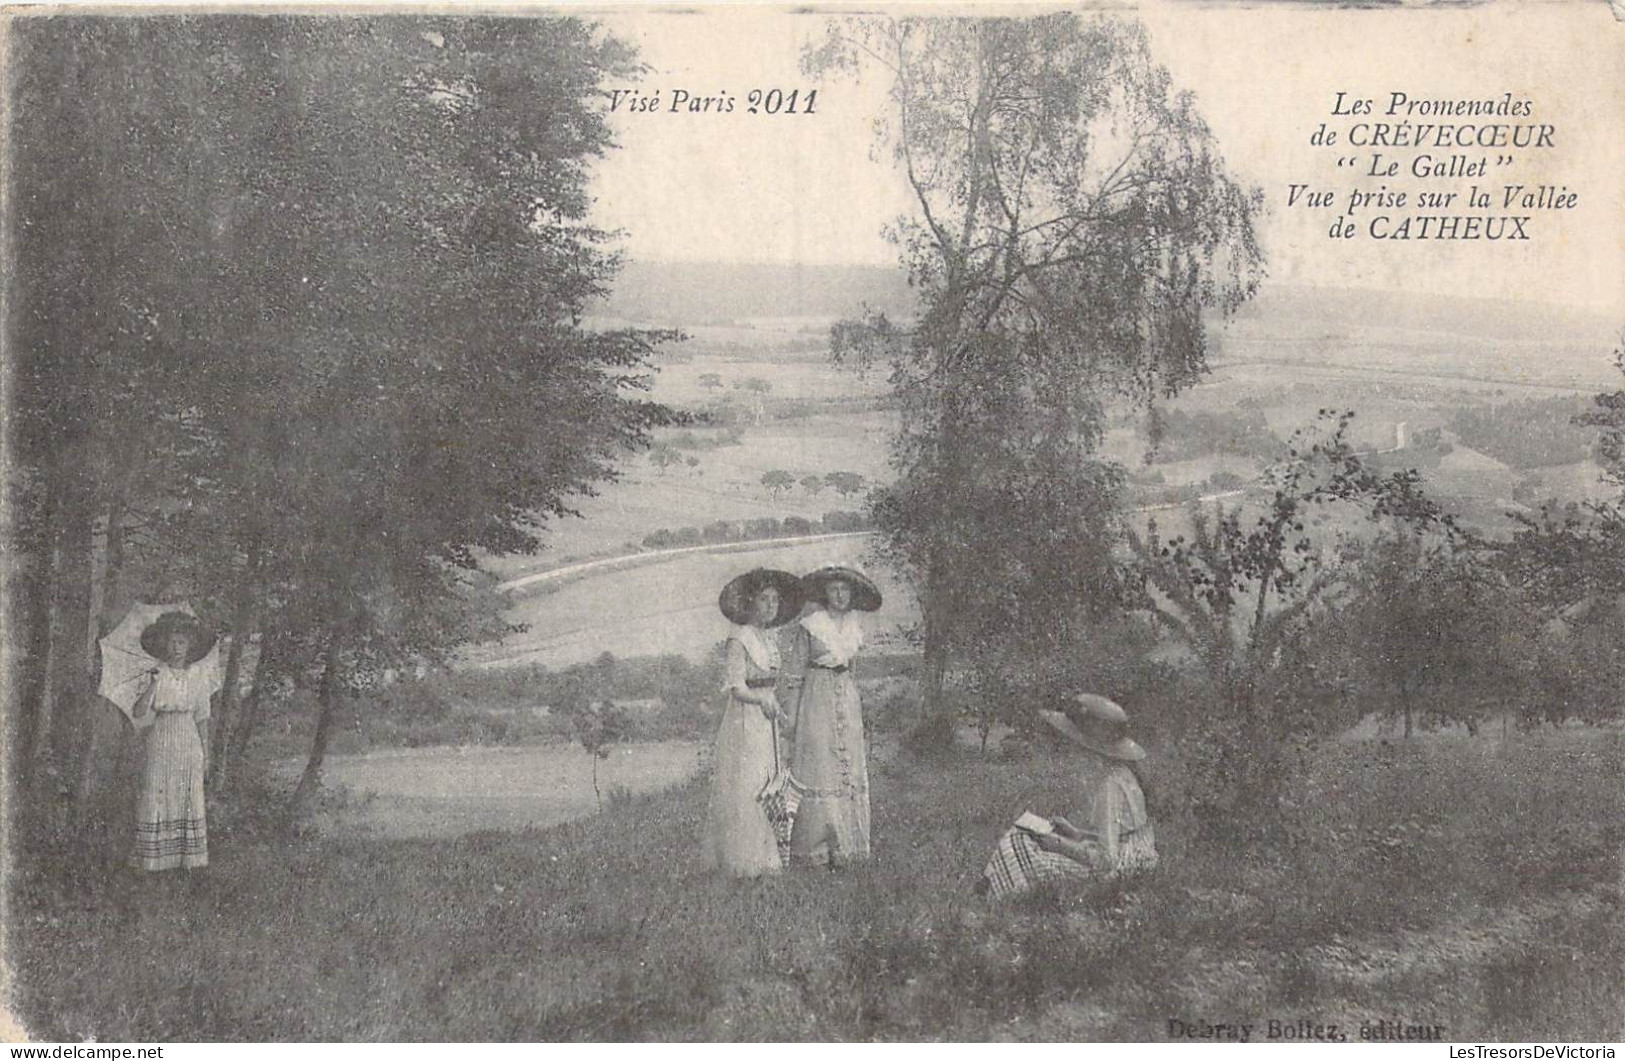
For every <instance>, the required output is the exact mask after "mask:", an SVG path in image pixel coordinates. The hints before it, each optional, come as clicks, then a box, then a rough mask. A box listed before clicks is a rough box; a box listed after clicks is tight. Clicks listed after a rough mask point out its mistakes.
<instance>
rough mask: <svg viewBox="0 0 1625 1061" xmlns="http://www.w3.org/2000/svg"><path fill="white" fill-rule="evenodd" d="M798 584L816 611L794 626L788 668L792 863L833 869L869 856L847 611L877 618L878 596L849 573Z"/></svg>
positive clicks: (853, 644)
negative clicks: (794, 802) (798, 790)
mask: <svg viewBox="0 0 1625 1061" xmlns="http://www.w3.org/2000/svg"><path fill="white" fill-rule="evenodd" d="M801 584H802V586H803V587H804V588H805V592H806V594H807V597H808V599H809V600H810V601H813V602H814V603H815V604H817V605H819V607H817V608H814V609H812V610H810V611H809V612H808V613H807V614H806V615H803V616H802V617H801V621H800V622H799V623H798V624H797V625H796V629H795V640H794V641H793V642H792V644H791V649H790V661H789V664H788V666H787V667H786V674H787V680H788V684H789V686H790V688H791V689H792V690H793V692H792V693H791V697H792V698H793V700H794V703H795V709H794V710H795V726H796V736H795V747H794V750H793V751H792V752H791V754H790V769H791V771H792V772H793V773H794V774H795V778H796V780H797V781H798V782H800V784H801V786H802V793H803V794H802V799H801V805H800V815H799V817H797V818H796V823H795V831H794V832H793V833H792V834H791V837H790V856H791V858H793V859H794V860H796V861H797V862H800V863H803V864H811V865H825V866H830V867H832V868H833V867H834V866H837V865H840V864H841V863H843V862H849V861H853V860H856V859H864V858H868V857H869V756H868V750H867V747H866V745H865V743H864V735H863V705H862V703H861V701H860V700H859V697H858V683H857V682H856V680H854V678H853V676H852V665H853V662H854V661H855V660H856V658H857V655H858V651H859V650H860V649H861V648H862V647H863V627H862V625H861V624H860V623H859V621H858V617H857V616H856V615H854V614H853V611H854V610H856V611H863V612H873V611H879V610H880V603H881V599H880V590H879V588H877V587H876V586H875V584H874V583H873V582H871V581H869V579H868V578H867V577H865V576H864V575H863V574H862V573H861V572H859V571H856V570H854V569H853V568H850V567H821V568H819V569H818V570H817V571H814V572H813V573H811V574H810V575H807V576H805V577H804V578H803V579H802V580H801Z"/></svg>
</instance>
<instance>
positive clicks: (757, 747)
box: [702, 696, 780, 877]
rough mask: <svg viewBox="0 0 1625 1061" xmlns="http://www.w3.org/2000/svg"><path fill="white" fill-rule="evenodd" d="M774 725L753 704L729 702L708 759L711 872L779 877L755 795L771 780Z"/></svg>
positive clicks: (775, 850) (706, 844)
mask: <svg viewBox="0 0 1625 1061" xmlns="http://www.w3.org/2000/svg"><path fill="white" fill-rule="evenodd" d="M773 740H774V737H773V723H771V722H769V721H768V720H767V719H766V718H764V717H763V716H762V709H761V708H759V707H757V706H756V705H755V704H747V703H743V702H741V701H739V700H736V699H734V698H733V697H731V696H730V697H729V698H728V707H727V709H726V710H724V711H723V713H722V726H721V727H720V728H719V729H718V730H717V746H716V754H715V755H714V756H713V757H712V773H711V800H710V804H709V806H708V808H707V812H706V821H705V831H704V838H703V845H702V846H703V852H704V858H705V863H706V865H707V866H708V867H709V868H712V869H717V870H721V871H722V872H724V873H728V874H730V875H732V876H735V877H758V876H761V875H762V874H764V873H777V872H778V871H779V868H780V862H779V845H778V841H777V839H775V837H774V836H773V827H772V825H771V824H769V822H768V820H767V815H766V814H765V813H764V812H763V811H762V807H761V805H760V804H759V803H757V802H756V794H757V793H758V792H760V791H761V790H762V786H764V785H766V784H767V783H768V781H769V780H771V779H772V777H773V762H774V756H773Z"/></svg>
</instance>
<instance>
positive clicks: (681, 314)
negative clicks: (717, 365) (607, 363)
mask: <svg viewBox="0 0 1625 1061" xmlns="http://www.w3.org/2000/svg"><path fill="white" fill-rule="evenodd" d="M865 304H868V305H870V306H873V307H875V308H876V309H881V310H884V311H886V312H887V313H888V314H891V315H893V316H906V315H908V314H910V313H912V312H913V296H912V294H911V292H910V291H909V288H908V282H907V279H906V278H905V277H904V276H903V273H902V272H901V270H899V269H896V268H880V267H875V266H864V265H774V264H746V263H737V262H629V263H628V264H627V265H626V267H625V269H623V270H622V272H621V275H620V276H619V277H618V278H617V280H616V282H615V291H614V293H613V294H612V295H611V296H610V297H609V298H608V299H607V300H605V302H604V303H603V305H602V306H600V307H595V308H594V310H593V312H594V313H595V314H598V315H602V316H606V317H620V318H625V319H627V320H635V321H655V322H659V323H662V324H684V325H694V324H706V323H714V322H719V321H744V320H750V319H753V318H784V317H825V318H828V317H843V316H848V315H853V314H856V313H857V312H858V311H859V310H860V309H861V308H862V307H863V306H864V305H865Z"/></svg>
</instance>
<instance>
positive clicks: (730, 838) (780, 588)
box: [704, 568, 801, 877]
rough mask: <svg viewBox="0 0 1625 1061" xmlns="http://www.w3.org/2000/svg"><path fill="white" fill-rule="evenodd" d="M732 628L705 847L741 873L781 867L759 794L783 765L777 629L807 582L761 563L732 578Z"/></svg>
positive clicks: (724, 867)
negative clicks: (801, 582)
mask: <svg viewBox="0 0 1625 1061" xmlns="http://www.w3.org/2000/svg"><path fill="white" fill-rule="evenodd" d="M718 604H719V605H720V607H721V608H722V614H724V615H726V616H727V617H728V618H729V619H730V620H731V621H732V622H733V623H734V628H733V630H732V631H731V632H730V633H729V634H728V663H727V678H726V680H725V681H724V683H723V688H724V691H725V692H727V694H728V705H727V707H726V708H724V709H723V712H722V725H721V727H720V728H719V729H718V731H717V744H716V753H715V754H714V755H713V756H712V773H711V799H710V804H709V807H708V810H707V814H706V825H705V837H704V854H705V861H706V864H707V866H708V867H710V868H712V869H716V870H720V871H722V872H723V873H726V874H728V875H730V876H734V877H759V876H761V875H763V874H765V873H776V872H778V871H779V868H780V859H779V845H778V839H777V837H775V835H774V833H773V826H772V824H771V823H770V822H769V821H768V818H767V814H766V812H765V811H764V810H763V809H762V806H761V804H760V803H758V802H757V800H756V797H757V795H758V793H760V792H761V791H762V788H763V787H764V786H765V785H766V784H767V783H768V781H770V780H771V779H772V778H773V774H774V771H775V769H776V768H777V766H778V762H779V756H778V726H779V723H780V722H781V721H783V720H784V719H783V715H782V713H781V712H780V709H779V698H778V694H777V692H776V686H777V684H778V674H779V644H778V635H777V634H776V633H774V632H773V628H775V627H778V626H781V625H783V624H784V623H787V622H789V621H790V620H791V619H792V618H794V617H795V615H796V614H797V613H798V612H799V611H800V610H801V592H800V584H799V581H798V580H797V579H796V577H795V576H794V575H792V574H790V573H789V572H788V571H773V570H768V569H765V568H758V569H756V570H754V571H749V572H746V573H745V574H743V575H740V576H739V577H738V578H736V579H734V580H733V581H731V582H729V583H728V585H727V586H725V587H724V588H723V590H722V596H721V598H720V599H719V601H718Z"/></svg>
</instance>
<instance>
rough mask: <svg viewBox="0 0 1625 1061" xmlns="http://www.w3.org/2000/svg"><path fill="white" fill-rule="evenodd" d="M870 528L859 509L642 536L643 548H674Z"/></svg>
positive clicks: (718, 523)
mask: <svg viewBox="0 0 1625 1061" xmlns="http://www.w3.org/2000/svg"><path fill="white" fill-rule="evenodd" d="M872 527H873V523H872V522H871V521H870V519H869V517H868V515H866V514H865V513H862V512H848V511H845V510H840V509H838V510H836V511H834V512H826V513H824V518H823V519H803V518H802V517H801V516H786V517H784V518H783V519H778V518H776V517H773V516H763V517H761V518H759V519H747V520H717V521H716V522H715V523H708V524H706V525H705V526H704V527H680V528H678V529H676V530H669V529H667V528H665V527H662V528H660V529H659V530H657V531H654V532H652V533H650V534H646V535H644V538H643V547H644V548H645V549H677V548H682V547H683V546H689V545H719V544H722V543H724V542H751V541H760V540H764V539H769V538H800V537H805V536H806V535H809V534H843V533H851V532H854V531H866V530H870V529H872Z"/></svg>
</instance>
